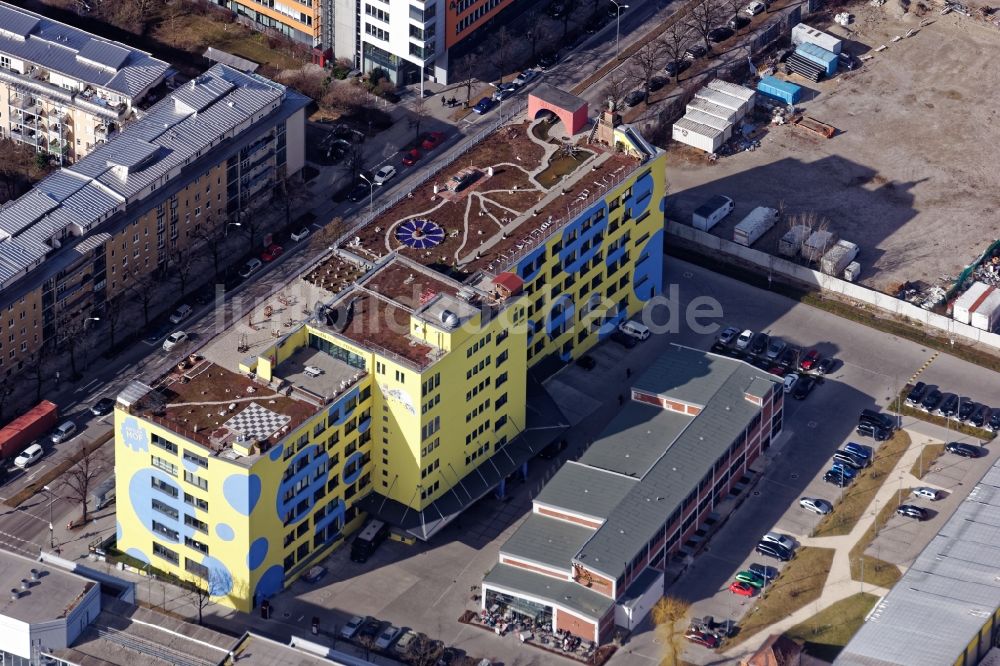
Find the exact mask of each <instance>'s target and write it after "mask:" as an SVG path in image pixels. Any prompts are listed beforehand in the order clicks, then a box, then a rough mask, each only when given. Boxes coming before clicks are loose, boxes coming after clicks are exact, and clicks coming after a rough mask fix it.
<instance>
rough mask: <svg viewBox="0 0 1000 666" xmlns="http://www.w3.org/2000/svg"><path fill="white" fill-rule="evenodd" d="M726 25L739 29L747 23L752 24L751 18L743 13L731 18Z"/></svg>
mask: <svg viewBox="0 0 1000 666" xmlns="http://www.w3.org/2000/svg"><path fill="white" fill-rule="evenodd" d="M726 25H728V26H729V27H730V28H732V29H733V30H739V29H740V28H742V27H743V26H745V25H750V18H749V17H747V16H743V15H741V14H737V15H736V16H734V17H733V18H731V19H729V23H727V24H726Z"/></svg>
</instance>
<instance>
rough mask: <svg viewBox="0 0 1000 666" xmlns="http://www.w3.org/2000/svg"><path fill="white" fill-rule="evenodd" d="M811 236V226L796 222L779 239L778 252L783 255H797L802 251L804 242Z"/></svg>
mask: <svg viewBox="0 0 1000 666" xmlns="http://www.w3.org/2000/svg"><path fill="white" fill-rule="evenodd" d="M807 238H809V227H807V226H806V225H804V224H796V225H795V226H794V227H792V228H791V229H789V230H788V231H786V232H785V235H784V236H782V237H781V240H779V241H778V254H780V255H781V256H783V257H796V256H798V254H799V252H801V251H802V244H803V243H804V242H805V241H806V239H807Z"/></svg>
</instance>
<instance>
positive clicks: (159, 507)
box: [153, 499, 180, 520]
mask: <svg viewBox="0 0 1000 666" xmlns="http://www.w3.org/2000/svg"><path fill="white" fill-rule="evenodd" d="M153 511H157V512H159V513H162V514H163V515H164V516H167V517H169V518H173V519H174V520H177V518H178V516H179V515H180V512H178V511H177V509H175V508H174V507H172V506H170V505H169V504H164V503H163V502H161V501H160V500H158V499H154V500H153Z"/></svg>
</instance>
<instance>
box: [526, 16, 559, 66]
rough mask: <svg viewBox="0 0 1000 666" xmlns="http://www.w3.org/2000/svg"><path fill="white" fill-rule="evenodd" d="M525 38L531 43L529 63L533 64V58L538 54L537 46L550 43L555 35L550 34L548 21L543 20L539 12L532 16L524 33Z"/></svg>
mask: <svg viewBox="0 0 1000 666" xmlns="http://www.w3.org/2000/svg"><path fill="white" fill-rule="evenodd" d="M524 36H525V38H526V39H527V40H528V42H530V43H531V62H532V64H534V62H535V57H536V55H537V53H538V44H539V42H540V43H542V44H548V43H550V42H551V41H552V40H553V39H554V38H555V34H553V32H552V28H551V26H549V23H548V21H546V20H545V18H544V16H543V15H542V14H541V12H536V13H535V14H534V15H533V16H532V20H531V21H530V27H529V28H528V32H527V33H525V35H524Z"/></svg>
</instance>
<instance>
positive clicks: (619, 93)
mask: <svg viewBox="0 0 1000 666" xmlns="http://www.w3.org/2000/svg"><path fill="white" fill-rule="evenodd" d="M607 81H608V82H607V84H605V86H604V90H603V98H604V99H606V100H610V101H612V102H614V103H615V108H616V109H621V106H622V102H623V101H624V99H625V96H626V95H628V93H629V80H628V78H626V77H625V76H623V75H622V74H620V73H618V72H613V73H612V74H611V76H609V77H608V80H607Z"/></svg>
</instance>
